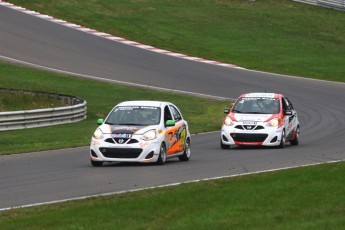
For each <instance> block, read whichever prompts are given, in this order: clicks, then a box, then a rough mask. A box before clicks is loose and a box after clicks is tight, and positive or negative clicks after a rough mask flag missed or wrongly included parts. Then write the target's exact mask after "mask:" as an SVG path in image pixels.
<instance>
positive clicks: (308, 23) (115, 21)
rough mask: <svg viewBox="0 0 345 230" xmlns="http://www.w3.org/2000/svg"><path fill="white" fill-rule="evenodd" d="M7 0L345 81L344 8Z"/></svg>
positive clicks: (268, 67)
mask: <svg viewBox="0 0 345 230" xmlns="http://www.w3.org/2000/svg"><path fill="white" fill-rule="evenodd" d="M9 2H11V3H15V4H18V5H20V6H23V7H26V8H28V9H32V10H36V11H38V12H41V13H44V14H48V15H51V16H54V17H57V18H61V19H64V20H67V21H70V22H74V23H77V24H80V25H83V26H85V27H89V28H94V29H98V30H100V31H104V32H107V33H110V34H113V35H117V36H120V37H124V38H128V39H130V40H134V41H138V42H141V43H144V44H149V45H153V46H155V47H160V48H164V49H167V50H171V51H176V52H181V53H185V54H189V55H192V56H198V57H204V58H207V59H213V60H219V61H223V62H227V63H232V64H237V65H239V66H242V67H246V68H250V69H256V70H263V71H269V72H275V73H283V74H290V75H297V76H305V77H313V78H319V79H327V80H334V81H342V82H345V75H344V73H345V64H344V63H345V55H344V53H345V17H344V12H342V11H336V10H332V9H327V8H322V7H316V6H311V5H307V4H302V3H296V2H293V1H292V0H265V1H249V0H248V1H245V0H231V1H218V0H205V1H197V0H184V1H180V0H173V1H171V0H159V1H157V0H142V1H127V0H109V1H83V0H73V1H71V0H55V1H47V0H10V1H9Z"/></svg>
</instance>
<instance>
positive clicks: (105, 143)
mask: <svg viewBox="0 0 345 230" xmlns="http://www.w3.org/2000/svg"><path fill="white" fill-rule="evenodd" d="M160 144H161V141H160V140H159V139H154V140H151V141H144V140H141V139H140V136H137V137H136V135H133V137H132V138H131V139H125V140H121V141H120V140H119V139H113V138H112V137H111V135H107V134H105V135H104V138H103V139H96V138H94V137H92V138H91V143H90V158H91V160H93V161H102V162H156V161H157V159H158V157H159V151H160Z"/></svg>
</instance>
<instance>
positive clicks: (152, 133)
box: [141, 129, 157, 141]
mask: <svg viewBox="0 0 345 230" xmlns="http://www.w3.org/2000/svg"><path fill="white" fill-rule="evenodd" d="M156 137H157V134H156V130H154V129H152V130H149V131H147V132H146V133H144V134H143V135H142V137H141V139H143V140H145V141H149V140H153V139H155V138H156Z"/></svg>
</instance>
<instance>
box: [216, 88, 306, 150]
mask: <svg viewBox="0 0 345 230" xmlns="http://www.w3.org/2000/svg"><path fill="white" fill-rule="evenodd" d="M224 112H225V113H226V114H227V116H226V118H225V120H224V123H223V125H222V129H221V137H220V146H221V148H222V149H229V148H230V146H232V145H246V146H249V145H254V146H255V145H259V146H260V145H263V146H278V147H280V148H284V147H285V143H286V142H290V144H291V145H298V143H299V132H300V125H299V121H298V118H297V112H296V111H295V109H294V108H293V106H292V104H291V102H290V101H289V99H288V98H287V97H285V96H284V95H282V94H276V93H248V94H242V95H241V96H240V97H239V98H238V99H237V100H236V102H235V104H234V106H233V107H232V109H231V110H230V109H225V110H224Z"/></svg>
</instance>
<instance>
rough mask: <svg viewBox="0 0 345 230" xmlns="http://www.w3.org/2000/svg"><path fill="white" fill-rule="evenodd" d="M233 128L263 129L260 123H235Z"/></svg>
mask: <svg viewBox="0 0 345 230" xmlns="http://www.w3.org/2000/svg"><path fill="white" fill-rule="evenodd" d="M235 129H241V130H260V129H264V127H263V126H261V125H236V126H235Z"/></svg>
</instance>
